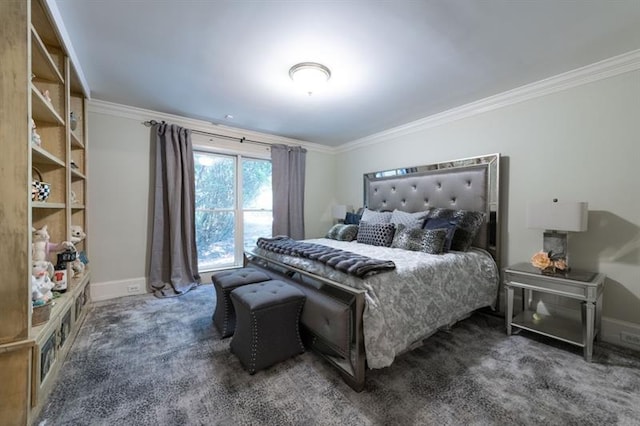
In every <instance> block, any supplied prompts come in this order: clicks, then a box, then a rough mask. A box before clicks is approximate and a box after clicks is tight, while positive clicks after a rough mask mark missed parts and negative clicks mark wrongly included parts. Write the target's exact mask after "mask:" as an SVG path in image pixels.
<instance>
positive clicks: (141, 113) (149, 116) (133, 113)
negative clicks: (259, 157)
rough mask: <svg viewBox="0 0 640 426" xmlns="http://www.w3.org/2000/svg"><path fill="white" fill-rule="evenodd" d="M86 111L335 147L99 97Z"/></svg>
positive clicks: (326, 149) (314, 148)
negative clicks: (123, 103)
mask: <svg viewBox="0 0 640 426" xmlns="http://www.w3.org/2000/svg"><path fill="white" fill-rule="evenodd" d="M88 111H89V112H94V113H99V114H107V115H112V116H116V117H122V118H128V119H131V120H139V121H140V123H141V124H142V122H144V121H148V120H156V121H167V122H171V123H175V124H178V125H180V126H183V127H187V128H189V129H192V130H198V131H201V132H209V133H215V134H219V135H224V136H228V137H232V138H238V139H240V138H243V137H244V138H246V139H251V140H255V141H259V142H264V143H268V144H272V145H275V144H285V145H300V146H302V147H304V148H306V149H307V150H309V151H315V152H321V153H324V154H334V153H335V148H333V147H328V146H325V145H320V144H317V143H313V142H307V141H302V140H298V139H292V138H286V137H283V136H276V135H270V134H268V133H261V132H255V131H251V130H243V129H239V128H235V127H230V126H223V125H219V124H213V123H210V122H208V121H204V120H197V119H194V118H188V117H182V116H179V115H174V114H167V113H164V112H158V111H152V110H149V109H144V108H137V107H132V106H128V105H122V104H117V103H113V102H107V101H101V100H99V99H95V98H94V99H91V100H89V103H88Z"/></svg>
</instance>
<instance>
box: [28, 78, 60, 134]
mask: <svg viewBox="0 0 640 426" xmlns="http://www.w3.org/2000/svg"><path fill="white" fill-rule="evenodd" d="M31 114H32V115H33V119H34V120H39V121H43V122H45V123H53V124H58V125H60V126H64V120H63V119H62V117H60V114H58V113H57V112H56V110H54V109H53V106H51V103H50V102H47V100H46V99H45V98H44V96H42V93H40V91H39V90H38V88H37V87H36V86H34V85H33V83H32V84H31Z"/></svg>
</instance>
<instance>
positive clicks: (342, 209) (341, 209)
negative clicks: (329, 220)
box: [331, 204, 347, 219]
mask: <svg viewBox="0 0 640 426" xmlns="http://www.w3.org/2000/svg"><path fill="white" fill-rule="evenodd" d="M331 216H333V218H334V219H344V218H345V217H346V216H347V206H345V205H341V204H339V205H337V206H333V207H331Z"/></svg>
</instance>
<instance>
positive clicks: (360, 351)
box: [245, 154, 500, 392]
mask: <svg viewBox="0 0 640 426" xmlns="http://www.w3.org/2000/svg"><path fill="white" fill-rule="evenodd" d="M499 173H500V154H490V155H483V156H480V157H473V158H466V159H462V160H455V161H448V162H444V163H437V164H430V165H425V166H418V167H407V168H400V169H393V170H386V171H380V172H373V173H366V174H365V175H364V205H365V206H367V207H368V208H369V209H372V210H394V209H399V210H403V211H406V212H410V213H412V212H417V211H423V210H427V209H429V208H435V207H443V208H451V209H458V210H473V211H483V212H485V213H486V217H487V218H488V220H487V221H486V222H485V224H484V225H483V227H482V228H481V230H480V232H479V234H478V237H477V238H476V240H475V242H474V246H476V247H480V248H483V249H485V250H487V251H488V252H489V253H490V254H491V255H492V256H493V258H494V259H495V261H496V263H497V264H498V266H500V265H499V261H500V205H499V193H500V191H499V187H500V186H499V182H500V181H499ZM249 264H250V266H252V267H254V268H258V269H261V270H263V271H264V272H265V273H267V274H269V275H270V276H272V277H273V278H276V279H282V280H286V281H287V282H289V283H291V284H293V285H295V286H297V287H298V288H300V289H301V290H303V291H304V292H305V294H306V296H307V301H306V302H305V307H304V309H303V312H302V316H301V323H302V325H303V330H304V331H305V333H304V334H305V336H306V339H305V340H306V344H307V345H308V347H311V348H312V349H314V350H315V351H316V352H317V353H319V354H320V355H321V356H322V357H324V358H325V359H326V360H327V361H329V362H330V363H331V364H332V365H333V366H334V367H336V368H337V369H338V371H339V372H340V374H341V375H342V377H343V379H344V380H345V382H346V383H347V384H348V385H349V386H351V387H352V388H353V389H354V390H356V391H358V392H360V391H361V390H363V389H364V385H365V371H366V356H365V349H364V336H363V329H362V313H363V311H364V307H365V299H364V296H365V291H364V290H360V289H355V288H352V287H349V286H346V285H344V284H341V283H339V282H336V281H333V280H330V279H327V278H323V277H319V276H317V275H315V274H311V273H309V272H306V271H304V270H301V269H299V268H295V267H292V266H289V265H285V264H283V263H281V262H277V261H274V260H272V259H269V258H266V257H264V256H260V255H258V254H256V253H252V252H247V253H245V265H249ZM426 337H428V336H425V338H426ZM422 340H423V339H420V340H419V341H417V342H416V345H415V346H417V345H418V344H419V343H421V342H422Z"/></svg>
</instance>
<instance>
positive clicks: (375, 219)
mask: <svg viewBox="0 0 640 426" xmlns="http://www.w3.org/2000/svg"><path fill="white" fill-rule="evenodd" d="M360 221H361V222H367V223H368V224H370V225H373V224H375V223H389V221H391V212H377V211H375V210H369V209H364V211H363V212H362V217H361V218H360Z"/></svg>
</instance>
